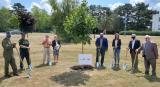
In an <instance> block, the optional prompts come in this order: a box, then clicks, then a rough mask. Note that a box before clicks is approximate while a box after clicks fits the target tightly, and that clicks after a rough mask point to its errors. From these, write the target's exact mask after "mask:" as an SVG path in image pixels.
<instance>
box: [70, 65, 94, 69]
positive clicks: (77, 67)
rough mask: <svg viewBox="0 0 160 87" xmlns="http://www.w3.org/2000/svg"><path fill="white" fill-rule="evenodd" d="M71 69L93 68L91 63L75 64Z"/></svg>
mask: <svg viewBox="0 0 160 87" xmlns="http://www.w3.org/2000/svg"><path fill="white" fill-rule="evenodd" d="M71 69H72V70H94V67H93V66H91V65H75V66H72V67H71Z"/></svg>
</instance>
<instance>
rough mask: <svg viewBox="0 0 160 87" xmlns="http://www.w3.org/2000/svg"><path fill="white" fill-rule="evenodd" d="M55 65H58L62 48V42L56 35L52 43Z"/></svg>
mask: <svg viewBox="0 0 160 87" xmlns="http://www.w3.org/2000/svg"><path fill="white" fill-rule="evenodd" d="M52 47H53V55H54V63H58V58H59V49H60V48H61V44H60V41H59V40H58V39H57V35H54V40H53V41H52Z"/></svg>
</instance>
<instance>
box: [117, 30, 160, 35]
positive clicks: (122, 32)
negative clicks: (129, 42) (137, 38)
mask: <svg viewBox="0 0 160 87" xmlns="http://www.w3.org/2000/svg"><path fill="white" fill-rule="evenodd" d="M119 34H120V35H125V34H126V35H131V34H136V35H151V36H160V32H155V31H154V32H153V31H121V32H120V33H119Z"/></svg>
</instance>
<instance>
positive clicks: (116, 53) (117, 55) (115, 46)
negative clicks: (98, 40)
mask: <svg viewBox="0 0 160 87" xmlns="http://www.w3.org/2000/svg"><path fill="white" fill-rule="evenodd" d="M112 47H113V52H114V61H115V64H114V67H115V68H119V61H120V49H121V39H119V34H118V33H116V34H115V38H114V39H113V41H112Z"/></svg>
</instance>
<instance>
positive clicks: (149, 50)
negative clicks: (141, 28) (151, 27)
mask: <svg viewBox="0 0 160 87" xmlns="http://www.w3.org/2000/svg"><path fill="white" fill-rule="evenodd" d="M141 50H143V53H142V56H143V57H144V64H145V75H146V76H148V75H149V68H150V65H151V67H152V75H151V77H152V79H153V80H155V79H156V59H158V48H157V44H156V43H153V42H152V41H151V37H150V36H149V35H146V36H145V42H144V43H143V44H142V46H141V47H140V48H139V49H137V52H140V51H141Z"/></svg>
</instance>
